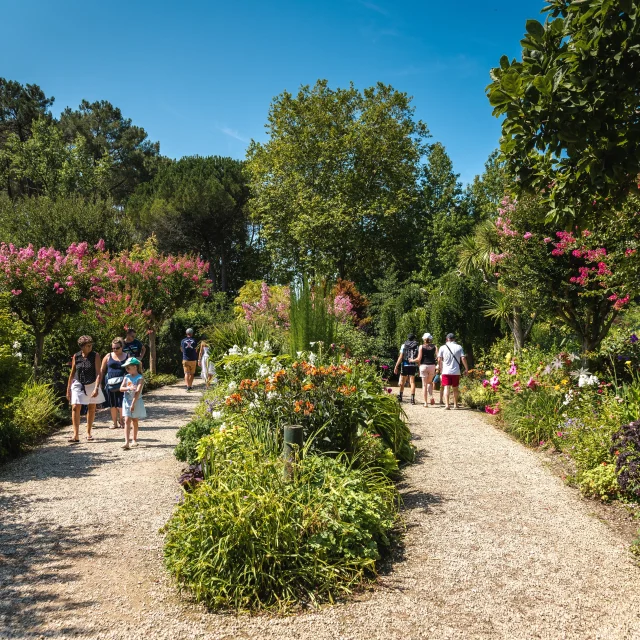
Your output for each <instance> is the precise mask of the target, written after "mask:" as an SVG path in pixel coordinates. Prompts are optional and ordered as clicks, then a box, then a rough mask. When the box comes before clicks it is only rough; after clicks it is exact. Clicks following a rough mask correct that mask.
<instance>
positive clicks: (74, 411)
mask: <svg viewBox="0 0 640 640" xmlns="http://www.w3.org/2000/svg"><path fill="white" fill-rule="evenodd" d="M81 410H82V405H81V404H74V405H73V406H72V407H71V422H72V424H73V439H74V440H78V438H79V437H80V411H81Z"/></svg>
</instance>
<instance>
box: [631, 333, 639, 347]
mask: <svg viewBox="0 0 640 640" xmlns="http://www.w3.org/2000/svg"><path fill="white" fill-rule="evenodd" d="M629 340H631V344H635V343H636V342H638V336H637V335H636V334H635V333H632V334H631V337H630V338H629Z"/></svg>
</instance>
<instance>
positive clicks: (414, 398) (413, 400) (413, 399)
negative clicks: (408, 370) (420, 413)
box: [411, 396, 416, 404]
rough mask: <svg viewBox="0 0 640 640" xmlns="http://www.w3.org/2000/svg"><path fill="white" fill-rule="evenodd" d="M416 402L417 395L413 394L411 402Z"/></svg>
mask: <svg viewBox="0 0 640 640" xmlns="http://www.w3.org/2000/svg"><path fill="white" fill-rule="evenodd" d="M415 403H416V397H415V396H411V404H415Z"/></svg>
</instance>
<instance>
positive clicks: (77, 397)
mask: <svg viewBox="0 0 640 640" xmlns="http://www.w3.org/2000/svg"><path fill="white" fill-rule="evenodd" d="M95 388H96V383H95V382H94V383H92V384H85V385H84V391H83V386H82V385H81V384H80V383H79V382H78V381H77V380H74V381H73V382H72V383H71V404H102V403H103V402H104V401H105V400H104V394H103V393H102V389H98V395H97V396H96V397H95V398H92V397H91V394H92V393H93V390H94V389H95Z"/></svg>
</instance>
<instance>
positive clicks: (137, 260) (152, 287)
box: [93, 238, 211, 373]
mask: <svg viewBox="0 0 640 640" xmlns="http://www.w3.org/2000/svg"><path fill="white" fill-rule="evenodd" d="M208 269H209V265H208V264H207V263H206V262H203V261H202V260H200V259H199V258H197V257H194V256H188V255H185V256H182V255H179V256H173V255H164V254H161V253H159V252H158V251H157V248H156V242H155V240H154V239H153V238H152V239H150V240H148V241H147V243H146V244H145V245H144V247H136V248H135V249H134V250H133V251H132V252H124V253H122V254H120V255H118V256H114V257H113V258H110V259H109V260H108V262H107V263H106V264H105V276H106V282H105V284H104V285H103V286H100V284H99V283H96V284H95V286H94V287H93V292H94V294H95V295H96V296H97V298H96V304H97V314H98V316H99V318H103V317H104V316H106V315H110V316H111V317H113V316H116V317H119V318H120V320H118V322H117V324H118V325H119V326H124V325H125V324H126V323H127V322H131V321H135V319H137V320H138V321H139V322H140V323H141V324H143V325H144V326H145V327H146V329H147V333H148V334H149V365H150V366H149V368H150V370H151V372H152V373H156V334H157V331H158V330H159V328H160V325H161V324H162V323H163V322H164V320H166V319H167V318H168V317H170V315H171V314H172V313H174V312H175V311H176V309H178V308H179V307H182V306H184V305H185V304H187V303H188V302H189V301H192V300H194V299H197V298H207V297H209V296H210V294H211V291H210V287H211V280H209V279H208V278H207V272H208Z"/></svg>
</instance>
